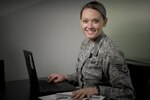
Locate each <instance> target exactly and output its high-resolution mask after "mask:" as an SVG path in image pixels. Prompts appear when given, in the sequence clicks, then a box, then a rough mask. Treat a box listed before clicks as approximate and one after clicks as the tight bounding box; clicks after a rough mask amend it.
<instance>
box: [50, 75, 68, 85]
mask: <svg viewBox="0 0 150 100" xmlns="http://www.w3.org/2000/svg"><path fill="white" fill-rule="evenodd" d="M66 79H67V77H66V76H65V75H62V74H50V75H49V76H48V82H52V81H53V82H54V83H57V82H61V81H64V80H66Z"/></svg>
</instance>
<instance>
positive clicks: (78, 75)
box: [68, 32, 135, 100]
mask: <svg viewBox="0 0 150 100" xmlns="http://www.w3.org/2000/svg"><path fill="white" fill-rule="evenodd" d="M68 80H69V81H76V82H78V83H79V86H80V87H81V88H85V87H93V86H98V87H99V88H100V94H101V95H103V96H105V97H106V98H107V99H108V100H110V99H113V100H134V98H135V95H134V88H133V86H132V83H131V79H130V75H129V70H128V68H127V65H126V62H125V60H124V55H123V53H122V51H121V50H119V49H118V47H117V46H116V45H115V44H113V42H112V41H111V40H110V39H109V38H108V37H107V36H106V34H104V33H103V32H102V33H101V35H100V36H99V37H98V38H97V39H96V42H91V41H90V40H89V39H85V40H84V41H83V42H82V44H81V51H80V53H79V57H78V61H77V63H76V72H75V73H73V74H69V75H68Z"/></svg>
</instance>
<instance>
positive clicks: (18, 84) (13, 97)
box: [0, 80, 30, 100]
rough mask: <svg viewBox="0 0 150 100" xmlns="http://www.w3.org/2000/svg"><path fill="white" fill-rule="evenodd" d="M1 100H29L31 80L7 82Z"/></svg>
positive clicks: (1, 91) (0, 92) (0, 91)
mask: <svg viewBox="0 0 150 100" xmlns="http://www.w3.org/2000/svg"><path fill="white" fill-rule="evenodd" d="M0 97H1V98H2V99H1V100H29V97H30V86H29V80H17V81H9V82H6V86H5V88H4V90H0Z"/></svg>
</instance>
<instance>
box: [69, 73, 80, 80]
mask: <svg viewBox="0 0 150 100" xmlns="http://www.w3.org/2000/svg"><path fill="white" fill-rule="evenodd" d="M67 78H68V81H74V82H78V75H77V73H76V72H75V73H72V74H68V75H67Z"/></svg>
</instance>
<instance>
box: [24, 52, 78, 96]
mask: <svg viewBox="0 0 150 100" xmlns="http://www.w3.org/2000/svg"><path fill="white" fill-rule="evenodd" d="M23 53H24V57H25V61H26V67H27V70H28V74H29V81H30V92H32V94H34V96H37V97H38V96H44V95H50V94H55V93H61V92H69V91H73V90H75V89H76V88H75V86H74V85H72V84H70V83H68V82H67V81H63V82H59V83H53V82H50V83H49V82H48V81H47V80H46V79H43V80H40V79H39V78H38V77H37V73H36V68H35V64H34V58H33V54H32V52H31V51H28V50H23Z"/></svg>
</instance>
